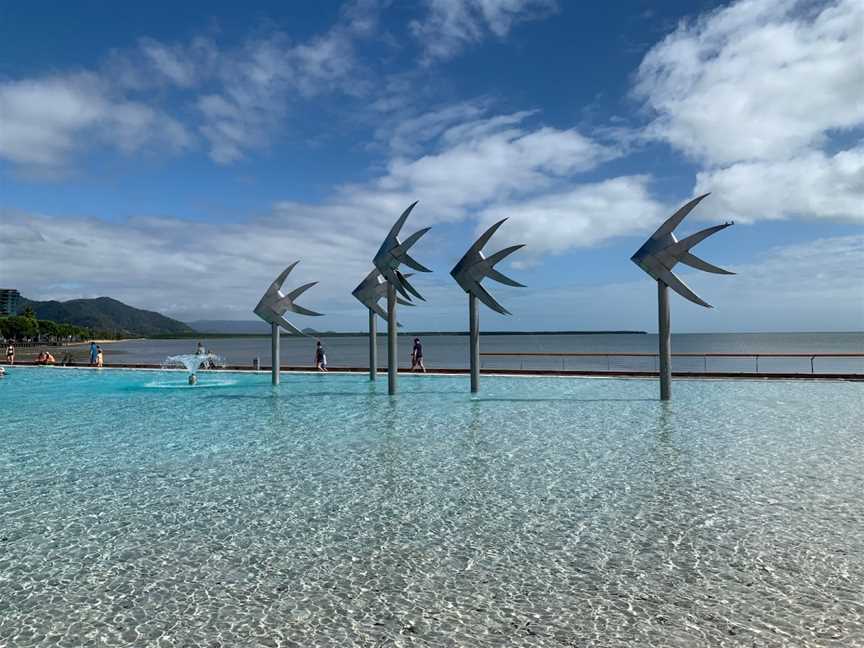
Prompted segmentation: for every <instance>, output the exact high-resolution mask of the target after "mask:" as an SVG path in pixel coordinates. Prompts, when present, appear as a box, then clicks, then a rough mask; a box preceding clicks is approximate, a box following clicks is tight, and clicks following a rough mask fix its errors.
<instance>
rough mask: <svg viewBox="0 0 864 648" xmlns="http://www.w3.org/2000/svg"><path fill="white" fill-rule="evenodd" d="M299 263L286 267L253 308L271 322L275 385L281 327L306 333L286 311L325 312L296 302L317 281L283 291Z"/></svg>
mask: <svg viewBox="0 0 864 648" xmlns="http://www.w3.org/2000/svg"><path fill="white" fill-rule="evenodd" d="M298 263H300V262H299V261H295V262H294V263H292V264H291V265H289V266H288V267H287V268H285V269H284V270H283V271H282V273H281V274H280V275H279V276H278V277H276V281H274V282H273V283H272V284H270V287H269V288H268V289H267V292H265V293H264V296H263V297H261V301H259V302H258V305H257V306H256V307H255V309H254V310H253V312H254V313H255V314H256V315H257V316H258V317H260V318H261V319H262V320H264V321H265V322H267V323H268V324H270V333H271V340H270V358H271V359H270V366H271V367H272V374H273V384H274V385H278V384H279V331H280V328H284V329H285V330H286V331H287V332H288V333H290V334H291V335H305V333H303V331H301V330H300V329H298V328H297V327H296V326H294V325H293V324H292V323H291V322H289V321H288V320H287V319H285V313H288V312H291V313H297V314H298V315H310V316H320V315H323V313H316V312H315V311H312V310H309V309H308V308H303V307H302V306H300V305H299V304H295V303H294V300H295V299H297V298H298V297H299V296H300V295H302V294H303V293H304V292H306V291H307V290H309V289H310V288H311V287H312V286H314V285H315V284H317V283H318V282H317V281H312V282H310V283H307V284H303V285H302V286H300V287H299V288H295V289H294V290H292V291H291V292H289V293H287V294H285V293H283V292H282V284H284V283H285V279H287V277H288V275H289V274H290V273H291V271H292V270H293V269H294V266H296V265H297V264H298Z"/></svg>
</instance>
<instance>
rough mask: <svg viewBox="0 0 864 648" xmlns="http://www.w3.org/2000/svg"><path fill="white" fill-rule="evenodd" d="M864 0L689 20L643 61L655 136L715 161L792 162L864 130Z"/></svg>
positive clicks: (758, 2)
mask: <svg viewBox="0 0 864 648" xmlns="http://www.w3.org/2000/svg"><path fill="white" fill-rule="evenodd" d="M862 33H864V3H861V2H860V0H840V1H839V2H833V3H829V4H827V5H823V6H822V8H820V9H818V10H817V9H815V8H814V7H813V4H812V3H804V2H795V1H793V0H785V1H780V2H778V1H777V0H746V1H742V2H738V3H735V4H733V5H731V6H729V7H725V8H722V9H719V10H717V11H714V12H711V13H709V14H707V15H705V16H704V17H702V18H700V19H699V20H697V21H696V22H695V23H684V24H682V25H681V26H680V27H679V28H678V29H677V30H676V31H675V32H674V33H672V34H671V35H669V36H668V37H667V38H665V39H664V40H663V41H661V42H660V43H659V44H658V45H656V46H654V47H653V48H652V49H651V51H649V52H648V54H647V55H646V56H645V59H644V60H643V61H642V64H641V65H640V67H639V71H638V80H637V85H636V93H637V95H638V96H640V97H642V98H644V99H645V101H646V102H647V104H648V106H649V107H650V108H651V109H652V110H654V111H655V112H656V114H657V118H656V120H655V121H654V122H653V123H652V124H651V126H650V129H649V133H650V134H651V135H653V136H656V137H659V138H662V139H665V140H666V141H668V142H669V143H670V144H672V145H673V146H675V147H676V148H679V149H681V150H682V151H684V152H686V153H687V154H688V155H691V156H693V157H694V158H697V159H699V160H703V161H705V162H707V163H709V164H720V165H722V164H730V163H734V162H738V161H742V160H759V159H787V158H789V157H790V156H792V155H794V154H796V153H798V152H800V151H802V150H806V149H808V148H810V147H812V146H818V145H821V144H822V143H823V142H824V141H825V140H826V137H827V136H828V135H829V134H830V133H832V132H836V131H839V130H843V129H850V128H855V127H858V126H861V125H862V124H864V101H862V100H861V89H862V88H864V65H862V64H861V52H862V36H861V35H862Z"/></svg>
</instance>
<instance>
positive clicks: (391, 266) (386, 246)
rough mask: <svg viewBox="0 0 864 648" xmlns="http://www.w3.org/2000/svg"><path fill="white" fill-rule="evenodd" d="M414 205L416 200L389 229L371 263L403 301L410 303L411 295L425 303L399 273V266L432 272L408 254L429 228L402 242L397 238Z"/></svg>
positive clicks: (406, 279)
mask: <svg viewBox="0 0 864 648" xmlns="http://www.w3.org/2000/svg"><path fill="white" fill-rule="evenodd" d="M416 204H417V201H416V200H415V201H414V202H413V203H411V204H410V205H409V206H408V209H406V210H405V211H404V212H402V215H401V216H400V217H399V219H398V220H397V221H396V222H395V223H394V224H393V227H392V228H390V232H389V233H388V234H387V238H385V239H384V242H383V243H382V244H381V247H380V248H378V252H377V254H375V258H374V259H372V263H373V264H374V265H375V267H376V268H377V269H378V271H379V272H380V273H381V275H382V276H383V277H384V279H385V281H387V282H388V283H390V284H391V285H392V286H393V287H394V288H396V290H397V291H399V293H400V294H401V295H402V296H403V297H405V299H407V300H409V301H410V300H411V295H413V296H414V297H417V298H418V299H420V300H423V301H425V300H424V299H423V297H422V296H421V295H420V293H419V292H417V290H416V289H415V288H414V286H412V285H411V284H410V283H408V277H407V276H406V275H405V274H403V273H402V272H400V271H399V266H400V265H401V264H405V265H406V266H408V267H409V268H412V269H414V270H417V271H418V272H432V271H431V270H430V269H429V268H427V267H426V266H424V265H423V264H422V263H420V262H419V261H417V260H416V259H414V258H413V257H412V256H411V255H409V254H408V250H409V249H410V248H411V246H412V245H414V244H415V243H416V242H417V241H418V240H420V237H421V236H423V235H424V234H425V233H426V232H428V231H429V230H430V229H431V228H429V227H424V228H423V229H421V230H418V231H416V232H414V233H413V234H412V235H411V236H409V237H408V238H407V239H405V240H404V241H400V240H399V238H398V237H399V230H401V229H402V226H403V225H404V224H405V221H406V220H407V219H408V215H409V214H410V213H411V210H412V209H414V206H415V205H416Z"/></svg>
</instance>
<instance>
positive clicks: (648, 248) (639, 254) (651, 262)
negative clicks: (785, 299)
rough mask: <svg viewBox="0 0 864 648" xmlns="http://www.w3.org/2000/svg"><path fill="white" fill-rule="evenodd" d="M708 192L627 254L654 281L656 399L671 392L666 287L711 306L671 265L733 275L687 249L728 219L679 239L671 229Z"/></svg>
mask: <svg viewBox="0 0 864 648" xmlns="http://www.w3.org/2000/svg"><path fill="white" fill-rule="evenodd" d="M708 195H709V194H707V193H706V194H704V195H702V196H699V197H698V198H694V199H693V200H691V201H690V202H688V203H687V204H686V205H684V206H683V207H681V209H679V210H678V211H676V212H675V213H674V214H672V216H670V217H669V218H668V219H667V220H666V222H665V223H663V224H662V225H661V226H660V227H659V228H658V229H657V231H656V232H654V234H652V235H651V238H649V239H648V240H647V241H645V243H644V244H643V245H642V247H640V248H639V249H638V250H637V251H636V254H634V255H633V256H632V257H630V260H631V261H633V263H635V264H636V265H638V266H639V267H640V268H642V269H643V270H644V271H645V272H647V273H648V274H649V275H651V276H652V277H653V278H654V279H656V280H657V306H658V313H659V318H658V319H659V322H658V324H659V327H658V328H659V334H660V399H661V400H669V398H670V396H671V393H672V362H671V353H672V349H671V333H670V322H669V288H672V290H674V291H675V292H677V293H678V294H679V295H681V296H682V297H684V299H688V300H690V301H691V302H693V303H694V304H699V305H700V306H704V307H706V308H713V307H712V306H711V304H709V303H708V302H706V301H704V300H703V299H702V298H700V297H699V296H698V295H697V294H696V293H694V292H693V291H692V290H691V289H690V288H689V287H688V286H687V284H685V283H684V282H683V281H681V279H680V278H678V277H677V276H676V275H675V273H673V272H672V268H674V267H675V264H677V263H678V262H679V261H680V262H681V263H683V264H685V265H688V266H690V267H691V268H696V269H697V270H704V271H705V272H713V273H715V274H727V275H728V274H735V273H734V272H729V271H728V270H724V269H723V268H718V267H717V266H715V265H712V264H710V263H708V262H707V261H704V260H702V259H700V258H699V257H697V256H696V255H695V254H692V253H691V252H690V249H691V248H692V247H693V246H695V245H696V244H697V243H699V242H701V241H704V240H705V239H706V238H708V237H709V236H711V235H712V234H716V233H717V232H719V231H720V230H722V229H726V228H727V227H729V226H730V225H732V224H733V223H732V222H729V223H724V224H723V225H715V226H714V227H708V228H706V229H704V230H701V231H699V232H696V233H695V234H691V235H690V236H688V237H686V238H684V239H681V240H680V241H679V240H678V239H677V238H675V234H673V230H674V229H675V228H676V227H678V225H679V224H680V223H681V221H683V220H684V217H685V216H687V214H689V213H690V212H691V211H693V208H694V207H696V205H698V204H699V203H700V202H701V201H702V199H703V198H705V197H706V196H708Z"/></svg>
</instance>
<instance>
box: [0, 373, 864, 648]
mask: <svg viewBox="0 0 864 648" xmlns="http://www.w3.org/2000/svg"><path fill="white" fill-rule="evenodd" d="M400 390H401V391H400V394H399V395H398V396H397V397H389V396H387V395H386V381H380V382H378V383H377V384H374V385H373V384H370V383H369V382H368V381H367V380H366V379H365V377H363V376H359V375H333V374H330V375H326V376H325V375H312V374H309V375H300V374H295V375H283V384H282V385H281V386H280V387H278V388H275V389H274V388H272V387H271V386H270V384H269V376H268V375H263V374H261V375H250V374H231V373H207V372H204V373H202V374H201V383H200V384H199V385H198V386H196V387H189V386H188V385H186V384H185V377H184V376H183V375H182V374H179V373H176V372H136V371H116V370H104V371H90V370H69V369H62V368H12V369H11V370H10V371H9V375H8V376H7V377H5V378H3V379H0V477H2V478H0V646H16V647H24V646H100V647H101V646H259V645H260V646H318V645H322V646H352V645H358V646H376V645H382V646H389V645H397V646H398V645H417V646H580V647H581V646H687V647H691V646H790V647H793V646H794V647H796V648H797V647H803V646H846V647H848V646H862V645H864V500H862V493H864V429H862V428H864V426H862V424H861V422H860V417H861V411H862V399H864V384H862V383H834V382H832V383H818V382H746V381H734V382H733V381H728V382H723V381H689V382H688V381H678V382H676V383H675V385H674V399H675V400H673V401H672V402H671V403H665V404H664V403H660V402H658V401H657V400H656V395H657V385H656V383H655V382H654V381H648V380H611V379H572V378H523V377H519V378H492V377H488V378H484V380H483V384H482V394H481V395H480V396H479V397H473V398H472V397H471V396H470V395H469V394H468V393H467V391H468V379H467V377H440V376H405V377H403V378H401V380H400Z"/></svg>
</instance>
